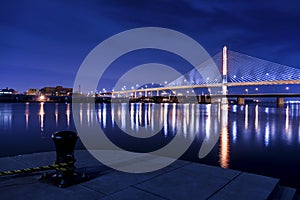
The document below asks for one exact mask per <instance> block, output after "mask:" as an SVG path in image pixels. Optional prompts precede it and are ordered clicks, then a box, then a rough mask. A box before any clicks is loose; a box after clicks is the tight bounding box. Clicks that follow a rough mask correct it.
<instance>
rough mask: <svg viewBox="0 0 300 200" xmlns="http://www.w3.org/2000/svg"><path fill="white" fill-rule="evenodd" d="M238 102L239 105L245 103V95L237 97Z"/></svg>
mask: <svg viewBox="0 0 300 200" xmlns="http://www.w3.org/2000/svg"><path fill="white" fill-rule="evenodd" d="M237 104H238V105H245V98H244V97H238V98H237Z"/></svg>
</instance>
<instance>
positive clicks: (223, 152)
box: [219, 108, 230, 168]
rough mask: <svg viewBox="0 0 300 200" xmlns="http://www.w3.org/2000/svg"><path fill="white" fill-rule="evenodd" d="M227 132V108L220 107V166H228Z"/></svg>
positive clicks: (228, 146) (228, 147) (228, 145)
mask: <svg viewBox="0 0 300 200" xmlns="http://www.w3.org/2000/svg"><path fill="white" fill-rule="evenodd" d="M229 154H230V144H229V133H228V109H227V108H223V109H221V132H220V154H219V157H220V160H219V162H220V166H221V167H223V168H228V167H229Z"/></svg>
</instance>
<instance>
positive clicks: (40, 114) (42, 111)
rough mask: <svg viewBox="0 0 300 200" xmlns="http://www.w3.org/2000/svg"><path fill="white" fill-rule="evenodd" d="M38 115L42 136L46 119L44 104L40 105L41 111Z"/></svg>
mask: <svg viewBox="0 0 300 200" xmlns="http://www.w3.org/2000/svg"><path fill="white" fill-rule="evenodd" d="M38 115H39V122H40V131H41V135H42V134H43V133H44V117H45V111H44V102H41V103H40V110H39V113H38Z"/></svg>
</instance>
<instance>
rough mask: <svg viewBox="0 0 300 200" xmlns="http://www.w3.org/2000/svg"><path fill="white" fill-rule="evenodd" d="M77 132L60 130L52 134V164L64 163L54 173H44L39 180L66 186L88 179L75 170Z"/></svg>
mask: <svg viewBox="0 0 300 200" xmlns="http://www.w3.org/2000/svg"><path fill="white" fill-rule="evenodd" d="M77 139H78V134H77V133H75V132H72V131H61V132H56V133H54V134H52V140H53V142H54V144H55V149H56V160H55V162H54V164H57V165H64V166H65V167H58V168H57V169H56V172H55V173H52V174H45V175H43V176H42V177H41V179H40V180H41V181H45V182H48V183H51V184H54V185H56V186H58V187H68V186H71V185H74V184H77V183H81V182H83V181H85V180H87V179H88V177H87V176H85V174H84V173H81V174H80V173H79V172H75V169H76V167H75V165H74V163H75V161H76V159H75V157H74V151H75V144H76V141H77Z"/></svg>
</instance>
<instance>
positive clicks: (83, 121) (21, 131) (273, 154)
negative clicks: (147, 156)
mask: <svg viewBox="0 0 300 200" xmlns="http://www.w3.org/2000/svg"><path fill="white" fill-rule="evenodd" d="M299 109H300V104H296V103H294V104H286V105H285V107H283V108H277V107H276V105H274V104H247V105H244V106H238V105H228V106H221V105H219V104H206V105H201V104H140V103H136V104H126V103H120V104H96V106H95V107H92V106H91V105H90V104H82V105H80V106H79V110H76V113H75V111H74V113H75V114H76V117H78V123H79V124H77V125H78V126H86V127H89V126H92V125H95V124H99V125H100V126H101V127H102V129H103V130H104V132H105V134H106V136H107V137H108V138H109V139H110V140H111V141H112V142H113V143H114V144H115V145H118V146H119V147H121V148H123V149H125V150H128V151H135V152H149V151H154V150H157V149H160V148H163V147H164V146H165V145H167V144H169V143H170V141H172V139H173V138H174V137H175V135H177V136H178V137H179V138H180V139H181V140H184V141H189V142H190V143H191V146H190V147H189V149H188V150H187V151H186V152H185V153H184V154H183V156H182V157H181V159H185V160H189V161H193V162H200V163H205V164H209V165H215V166H220V167H223V168H230V169H237V170H242V171H247V172H251V173H256V174H262V175H266V176H271V177H275V178H279V179H281V183H282V184H284V185H288V186H292V187H297V188H300V173H299V172H298V171H299V170H298V169H299V166H300V156H298V155H300V112H299V111H300V110H299ZM141 129H143V130H145V131H146V132H148V133H150V134H152V135H149V137H148V138H139V131H140V130H141ZM60 130H72V131H76V128H75V125H74V120H73V115H72V105H71V104H64V103H1V104H0V133H1V134H0V137H1V139H0V156H12V155H18V154H26V153H34V152H41V151H50V150H54V145H53V142H52V140H51V135H52V133H54V132H56V131H60ZM126 133H127V134H126ZM80 134H82V133H80ZM80 134H79V135H80ZM83 134H84V133H83ZM211 138H217V139H218V140H217V143H216V145H215V146H214V147H213V149H212V150H211V152H210V153H209V154H208V155H207V156H206V157H205V158H202V159H200V158H199V157H198V153H199V149H200V147H201V145H202V143H203V142H205V141H207V140H210V139H211ZM77 148H78V149H82V148H85V147H84V145H83V143H82V142H81V141H78V143H77Z"/></svg>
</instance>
